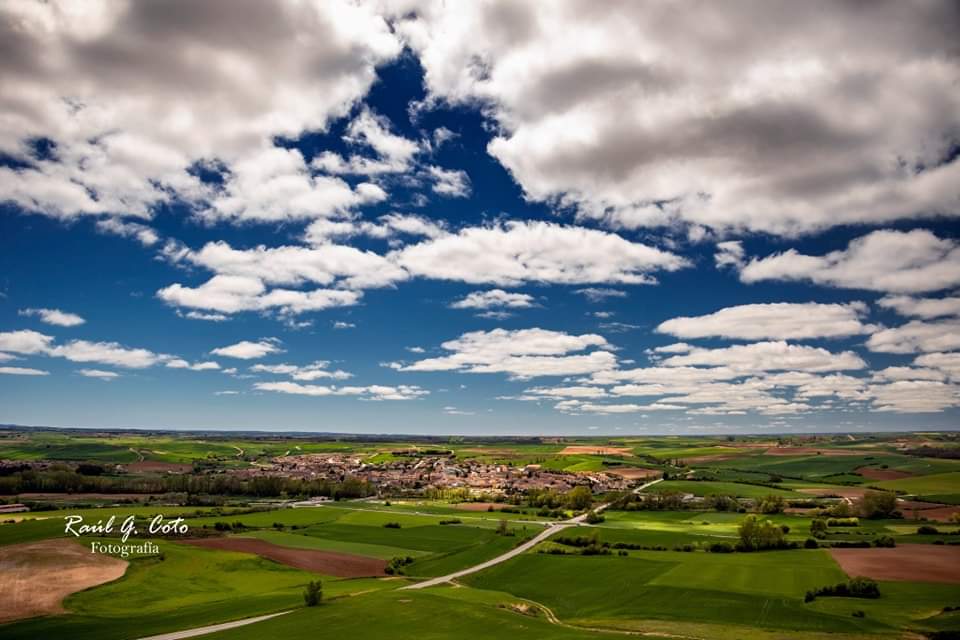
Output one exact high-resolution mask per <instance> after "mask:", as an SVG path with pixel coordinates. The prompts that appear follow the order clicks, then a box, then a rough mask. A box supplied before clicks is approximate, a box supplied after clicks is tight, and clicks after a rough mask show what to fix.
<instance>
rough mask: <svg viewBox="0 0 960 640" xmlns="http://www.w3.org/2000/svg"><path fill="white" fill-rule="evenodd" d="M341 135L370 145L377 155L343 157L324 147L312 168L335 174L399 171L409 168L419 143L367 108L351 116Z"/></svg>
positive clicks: (418, 148) (346, 139) (364, 145)
mask: <svg viewBox="0 0 960 640" xmlns="http://www.w3.org/2000/svg"><path fill="white" fill-rule="evenodd" d="M343 139H344V141H345V142H347V143H350V144H352V145H356V146H362V147H367V148H369V149H371V150H372V151H374V153H375V154H376V158H368V157H365V156H361V155H351V156H350V157H349V158H346V159H345V158H343V157H342V156H340V155H339V154H336V153H333V152H331V151H326V152H323V153H321V154H319V155H318V156H317V157H316V158H314V159H313V161H312V162H311V165H312V166H313V168H315V169H320V170H322V171H326V172H327V173H334V174H337V173H350V174H362V175H377V174H381V173H399V172H401V171H406V170H408V169H409V168H410V165H411V162H412V161H413V158H414V156H415V155H416V154H417V153H418V152H419V151H420V146H419V145H418V144H417V143H416V142H415V141H413V140H409V139H407V138H404V137H403V136H399V135H396V134H395V133H393V132H392V131H391V130H390V122H389V121H388V120H387V119H386V118H384V117H383V116H379V115H377V114H375V113H374V112H372V111H371V110H370V109H369V108H364V109H363V110H362V111H361V112H360V113H359V115H357V117H356V118H354V119H353V121H352V122H351V123H350V125H349V126H348V127H347V131H346V133H345V134H344V136H343Z"/></svg>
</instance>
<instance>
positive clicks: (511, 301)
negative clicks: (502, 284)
mask: <svg viewBox="0 0 960 640" xmlns="http://www.w3.org/2000/svg"><path fill="white" fill-rule="evenodd" d="M535 304H536V303H535V301H534V299H533V296H531V295H527V294H525V293H508V292H506V291H504V290H503V289H490V290H488V291H473V292H471V293H469V294H467V296H466V297H465V298H463V299H462V300H457V301H456V302H454V303H452V304H451V305H450V307H451V308H452V309H491V308H494V307H507V308H510V309H524V308H528V307H532V306H534V305H535Z"/></svg>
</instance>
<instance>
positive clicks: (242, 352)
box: [210, 338, 283, 360]
mask: <svg viewBox="0 0 960 640" xmlns="http://www.w3.org/2000/svg"><path fill="white" fill-rule="evenodd" d="M282 351H283V349H281V348H280V341H279V340H278V339H276V338H263V339H261V340H257V341H256V342H254V341H252V340H241V341H240V342H237V343H235V344H231V345H227V346H225V347H218V348H216V349H213V350H211V351H210V353H212V354H213V355H217V356H225V357H227V358H237V359H239V360H256V359H258V358H263V357H265V356H268V355H270V354H272V353H280V352H282Z"/></svg>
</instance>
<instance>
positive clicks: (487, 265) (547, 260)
mask: <svg viewBox="0 0 960 640" xmlns="http://www.w3.org/2000/svg"><path fill="white" fill-rule="evenodd" d="M391 258H392V259H393V261H394V262H395V263H396V264H398V265H400V266H402V267H404V268H405V269H406V270H407V271H409V272H410V273H411V274H413V275H416V276H422V277H426V278H434V279H440V280H458V281H462V282H469V283H474V284H480V283H490V284H498V285H501V286H517V285H519V284H522V283H524V282H550V283H555V284H581V283H582V284H586V283H623V284H653V283H655V282H656V280H655V278H654V277H653V276H652V275H651V273H652V272H656V271H661V270H662V271H675V270H677V269H681V268H683V267H686V266H688V262H687V261H686V259H684V258H682V257H680V256H678V255H676V254H673V253H670V252H668V251H662V250H660V249H656V248H654V247H650V246H647V245H644V244H640V243H636V242H630V241H628V240H625V239H624V238H622V237H621V236H619V235H616V234H613V233H606V232H603V231H597V230H594V229H586V228H583V227H570V226H562V225H558V224H553V223H549V222H521V221H511V222H507V223H505V224H500V225H494V226H490V227H469V228H466V229H462V230H461V231H460V232H459V233H457V234H455V235H454V234H451V235H447V236H443V237H440V238H436V239H434V240H428V241H425V242H422V243H419V244H416V245H411V246H408V247H405V248H404V249H401V250H399V251H397V252H394V253H393V254H391Z"/></svg>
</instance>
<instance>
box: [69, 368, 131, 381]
mask: <svg viewBox="0 0 960 640" xmlns="http://www.w3.org/2000/svg"><path fill="white" fill-rule="evenodd" d="M77 373H79V374H80V375H82V376H83V377H85V378H97V379H98V380H107V381H109V380H114V379H116V378H119V377H120V374H119V373H117V372H116V371H104V370H103V369H80V370H79V371H77Z"/></svg>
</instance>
